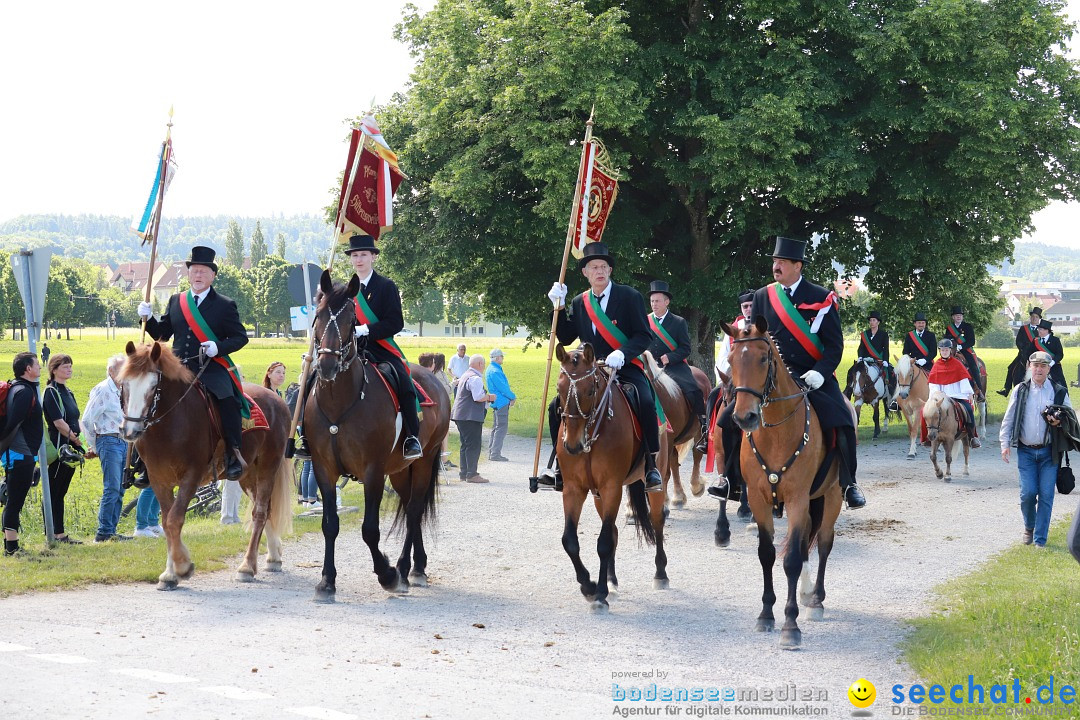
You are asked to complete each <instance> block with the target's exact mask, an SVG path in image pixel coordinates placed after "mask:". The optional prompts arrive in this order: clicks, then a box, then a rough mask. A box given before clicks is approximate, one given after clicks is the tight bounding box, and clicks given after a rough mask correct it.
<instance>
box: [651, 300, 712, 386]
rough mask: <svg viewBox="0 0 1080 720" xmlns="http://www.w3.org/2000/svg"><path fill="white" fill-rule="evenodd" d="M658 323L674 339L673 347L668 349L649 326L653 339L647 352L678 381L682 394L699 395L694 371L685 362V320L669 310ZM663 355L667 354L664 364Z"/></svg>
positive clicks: (687, 353) (687, 351) (687, 334)
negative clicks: (666, 361)
mask: <svg viewBox="0 0 1080 720" xmlns="http://www.w3.org/2000/svg"><path fill="white" fill-rule="evenodd" d="M645 322H646V323H648V318H646V320H645ZM659 324H660V325H661V326H662V327H663V328H664V329H665V330H667V332H668V334H669V335H671V339H672V340H674V341H675V349H674V350H668V346H667V344H666V343H665V342H664V341H663V340H661V339H660V338H659V337H658V336H657V335H656V334H655V333H653V332H652V327H651V326H650V328H649V332H650V333H652V337H653V341H652V344H651V345H649V352H650V353H652V356H653V357H654V358H655V359H656V362H657V364H658V365H660V366H661V367H662V368H664V372H665V373H667V374H668V375H670V376H671V379H672V380H674V381H675V382H676V383H678V385H679V388H680V389H681V390H682V391H683V394H684V395H686V396H687V397H695V396H697V395H700V394H701V389H700V388H698V386H697V382H696V381H695V380H694V373H693V371H692V370H691V369H690V365H688V364H687V362H686V358H688V357H690V331H689V330H688V329H687V325H686V320H685V319H684V318H682V317H680V316H678V315H676V314H675V313H673V312H669V313H668V314H667V315H665V316H664V322H662V323H659ZM664 355H667V356H668V363H667V364H666V365H665V364H664V362H663V360H661V358H662V357H663V356H664Z"/></svg>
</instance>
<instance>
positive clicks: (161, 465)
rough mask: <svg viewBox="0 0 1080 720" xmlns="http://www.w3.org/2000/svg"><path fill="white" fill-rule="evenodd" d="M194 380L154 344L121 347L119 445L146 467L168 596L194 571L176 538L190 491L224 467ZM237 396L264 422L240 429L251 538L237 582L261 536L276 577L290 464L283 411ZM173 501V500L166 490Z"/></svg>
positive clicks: (252, 564)
mask: <svg viewBox="0 0 1080 720" xmlns="http://www.w3.org/2000/svg"><path fill="white" fill-rule="evenodd" d="M195 380H196V378H195V376H194V375H193V374H192V372H191V371H190V370H188V369H187V368H186V367H184V365H182V364H181V363H180V360H179V359H178V358H177V357H176V356H175V355H173V353H172V351H171V350H169V349H168V348H167V347H166V346H164V345H162V344H161V343H157V342H155V343H154V344H153V345H149V346H142V347H136V346H135V344H134V343H131V342H129V343H128V344H127V360H126V362H125V363H124V367H123V369H122V370H121V371H120V375H119V381H120V385H121V388H122V397H123V402H124V424H123V426H122V432H123V435H124V439H126V440H128V441H134V442H135V449H136V450H138V451H139V455H140V457H142V459H143V462H144V463H146V469H147V475H148V476H149V479H150V487H152V488H153V490H154V495H155V496H156V497H157V499H158V502H159V503H161V522H162V525H163V526H164V528H165V539H166V542H167V548H168V558H167V560H166V563H165V572H163V573H161V576H160V577H158V590H175V589H176V585H177V583H178V582H179V581H180V580H186V579H188V578H189V577H191V574H192V573H193V572H194V571H195V565H194V563H192V562H191V554H190V553H189V552H188V549H187V546H186V545H184V541H183V540H182V539H181V537H180V533H181V531H182V530H183V528H184V518H185V517H186V514H187V508H188V503H189V502H190V501H191V498H192V496H193V495H195V491H196V489H198V488H199V486H201V485H205V484H207V483H208V482H210V480H211V479H212V472H211V471H213V470H215V469H216V468H221V467H223V457H224V454H223V452H224V451H223V448H224V443H222V442H221V432H220V430H218V428H217V427H216V424H215V423H212V422H211V420H210V416H209V405H208V401H207V397H206V396H205V395H203V394H202V392H201V391H200V390H199V389H197V386H196V384H195ZM244 392H245V393H247V395H248V396H249V397H250V398H251V399H252V400H254V401H255V402H256V403H257V404H258V406H259V408H260V409H262V411H263V414H264V415H265V416H266V421H267V424H268V425H269V428H267V429H252V430H247V431H245V432H244V434H243V440H242V442H241V453H242V454H243V456H244V458H245V459H246V460H247V461H248V462H247V464H246V465H245V467H244V474H243V475H241V476H240V487H241V488H243V490H244V492H246V493H247V494H248V496H249V497H250V498H251V500H252V508H251V520H252V523H251V538H250V539H249V540H248V547H247V552H246V553H245V555H244V562H243V563H242V564H241V565H240V568H239V569H238V570H237V571H236V578H237V579H238V580H241V581H244V582H250V581H251V580H254V578H255V573H256V571H257V569H258V554H259V541H260V539H261V538H262V533H263V529H264V528H265V530H266V548H267V554H266V569H267V570H268V571H270V572H279V571H280V570H281V536H282V535H283V534H287V533H289V532H291V530H292V484H293V482H292V479H293V474H292V463H291V462H289V461H288V460H286V459H285V439H286V437H287V436H288V434H289V408H288V407H286V405H285V403H284V401H282V399H281V398H280V397H278V396H277V393H275V392H273V391H272V390H268V389H267V388H264V387H262V386H261V385H253V384H251V383H244ZM174 489H175V490H176V496H175V497H174V496H173V490H174Z"/></svg>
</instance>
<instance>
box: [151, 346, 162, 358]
mask: <svg viewBox="0 0 1080 720" xmlns="http://www.w3.org/2000/svg"><path fill="white" fill-rule="evenodd" d="M160 357H161V343H159V342H156V343H154V347H152V348H150V359H151V360H153V361H154V362H157V361H158V359H159V358H160Z"/></svg>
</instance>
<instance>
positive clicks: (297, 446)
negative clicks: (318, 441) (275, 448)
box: [285, 410, 311, 460]
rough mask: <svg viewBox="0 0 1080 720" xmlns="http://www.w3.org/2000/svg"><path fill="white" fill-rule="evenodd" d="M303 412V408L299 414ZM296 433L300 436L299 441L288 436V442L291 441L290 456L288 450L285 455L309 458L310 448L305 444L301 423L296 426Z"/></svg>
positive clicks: (305, 439) (303, 458)
mask: <svg viewBox="0 0 1080 720" xmlns="http://www.w3.org/2000/svg"><path fill="white" fill-rule="evenodd" d="M303 412H304V411H303V410H301V411H300V413H301V414H303ZM296 434H297V436H298V437H299V438H300V442H295V441H294V440H293V439H292V438H289V442H290V443H293V450H292V455H291V456H290V455H289V454H288V452H286V454H285V457H298V458H300V459H301V460H310V459H311V450H310V449H309V448H308V446H307V438H306V437H304V426H303V425H297V426H296Z"/></svg>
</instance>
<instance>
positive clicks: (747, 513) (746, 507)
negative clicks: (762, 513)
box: [735, 480, 754, 522]
mask: <svg viewBox="0 0 1080 720" xmlns="http://www.w3.org/2000/svg"><path fill="white" fill-rule="evenodd" d="M739 482H740V483H741V484H742V498H741V499H740V500H739V509H738V510H737V511H736V512H735V514H736V515H738V517H739V519H740V520H742V521H743V522H750V519H751V518H753V517H754V513H753V512H752V511H751V510H750V500H749V499H748V498H747V492H746V481H745V480H740V481H739Z"/></svg>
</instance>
